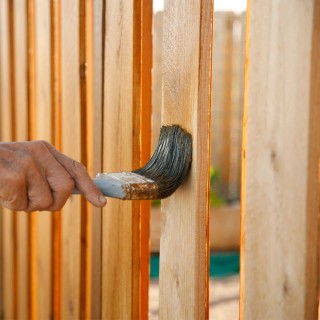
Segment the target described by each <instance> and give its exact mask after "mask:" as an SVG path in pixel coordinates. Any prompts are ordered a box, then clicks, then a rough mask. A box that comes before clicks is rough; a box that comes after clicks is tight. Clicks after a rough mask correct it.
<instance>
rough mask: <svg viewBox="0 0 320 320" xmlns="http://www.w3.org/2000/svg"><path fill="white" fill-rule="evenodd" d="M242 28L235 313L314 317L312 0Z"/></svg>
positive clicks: (256, 6)
mask: <svg viewBox="0 0 320 320" xmlns="http://www.w3.org/2000/svg"><path fill="white" fill-rule="evenodd" d="M315 18H316V19H315ZM247 24H248V29H247V45H246V70H245V114H244V122H243V130H244V141H243V151H242V161H243V162H242V166H243V169H242V208H241V209H242V216H241V227H242V229H241V288H240V291H241V292H240V299H241V300H240V319H257V318H258V319H261V320H263V319H317V316H318V315H317V306H318V304H317V284H318V259H317V258H316V257H317V247H316V245H315V243H317V238H318V212H319V193H318V188H317V186H318V183H319V181H318V170H319V167H318V163H319V154H320V150H319V148H320V143H319V136H320V133H319V121H320V119H319V113H320V108H319V90H318V88H319V72H320V69H319V66H320V65H319V61H318V60H319V59H318V57H319V32H317V31H319V1H313V0H309V1H304V2H301V1H291V2H290V7H288V6H286V4H285V3H284V2H281V1H280V2H279V1H269V2H262V1H251V2H249V7H248V16H247Z"/></svg>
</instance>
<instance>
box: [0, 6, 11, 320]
mask: <svg viewBox="0 0 320 320" xmlns="http://www.w3.org/2000/svg"><path fill="white" fill-rule="evenodd" d="M0 39H1V41H0V50H1V51H0V59H1V66H0V68H1V69H0V70H1V74H0V76H1V78H0V85H1V88H0V90H1V101H0V108H1V117H0V121H1V126H0V130H1V141H11V140H12V132H11V127H10V123H11V97H10V82H9V81H8V79H9V77H10V54H9V21H8V1H0ZM2 227H3V233H2V237H3V257H5V259H4V260H3V262H2V263H3V275H2V276H3V304H2V307H3V317H4V318H11V319H12V318H13V316H14V311H13V308H14V305H13V304H14V301H13V245H12V244H13V243H12V213H11V212H10V211H9V210H7V209H5V208H3V210H2Z"/></svg>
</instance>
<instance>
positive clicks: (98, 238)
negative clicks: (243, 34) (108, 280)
mask: <svg viewBox="0 0 320 320" xmlns="http://www.w3.org/2000/svg"><path fill="white" fill-rule="evenodd" d="M104 24H105V21H104V7H103V1H102V0H99V1H95V2H94V25H93V28H94V32H93V35H94V44H93V46H94V47H93V51H94V75H93V76H94V79H93V81H94V88H93V112H94V117H93V126H92V129H91V130H92V131H93V136H92V141H91V143H92V150H91V151H89V154H91V157H92V162H93V163H92V168H90V170H89V171H90V174H91V175H92V176H95V175H96V174H97V173H99V172H102V98H103V74H104V72H103V70H104V69H103V67H104V64H103V58H102V57H103V43H104V42H103V39H104V38H103V37H104ZM89 130H90V129H89ZM101 248H102V210H101V209H99V208H93V209H92V269H91V271H92V276H91V278H92V281H91V293H92V295H91V317H92V319H100V318H101V297H102V291H101V287H102V284H101V283H102V268H101V267H102V255H101Z"/></svg>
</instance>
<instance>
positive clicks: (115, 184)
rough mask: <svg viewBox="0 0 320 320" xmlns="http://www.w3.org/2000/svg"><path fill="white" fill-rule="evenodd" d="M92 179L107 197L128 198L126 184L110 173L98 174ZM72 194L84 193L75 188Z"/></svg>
mask: <svg viewBox="0 0 320 320" xmlns="http://www.w3.org/2000/svg"><path fill="white" fill-rule="evenodd" d="M92 181H93V182H94V184H95V185H96V186H97V187H98V188H99V189H100V191H101V192H102V194H103V195H104V196H106V197H110V198H117V199H126V198H127V195H126V193H125V190H124V186H125V184H124V183H123V181H121V180H119V179H115V178H114V177H112V176H110V175H109V174H98V175H97V177H96V178H95V179H92ZM72 194H82V192H81V191H80V190H78V189H77V188H74V189H73V191H72Z"/></svg>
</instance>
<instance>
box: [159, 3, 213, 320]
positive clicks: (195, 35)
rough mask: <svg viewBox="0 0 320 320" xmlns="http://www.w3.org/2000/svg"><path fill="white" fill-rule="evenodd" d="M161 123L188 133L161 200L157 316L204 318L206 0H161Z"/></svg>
mask: <svg viewBox="0 0 320 320" xmlns="http://www.w3.org/2000/svg"><path fill="white" fill-rule="evenodd" d="M163 19H164V20H163V26H164V30H163V109H162V123H163V124H174V123H176V124H179V125H181V126H182V127H184V128H185V129H186V130H187V131H189V132H190V133H191V134H192V136H193V162H192V168H191V171H190V176H189V177H188V179H187V181H186V182H185V183H184V184H183V185H182V186H181V187H180V188H179V189H178V190H177V191H176V192H175V194H174V195H173V196H171V197H170V198H169V199H167V200H165V201H163V202H162V208H161V209H162V234H161V240H160V248H161V249H160V309H159V311H160V314H159V315H160V319H207V318H208V312H209V311H208V310H209V309H208V252H209V232H208V231H209V230H208V229H209V205H208V182H209V180H208V179H209V171H208V170H209V159H210V157H209V154H210V138H209V137H210V117H211V115H210V105H211V68H212V66H211V50H212V46H211V44H212V22H213V3H212V1H201V2H199V1H193V0H189V1H166V3H165V11H164V16H163Z"/></svg>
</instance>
